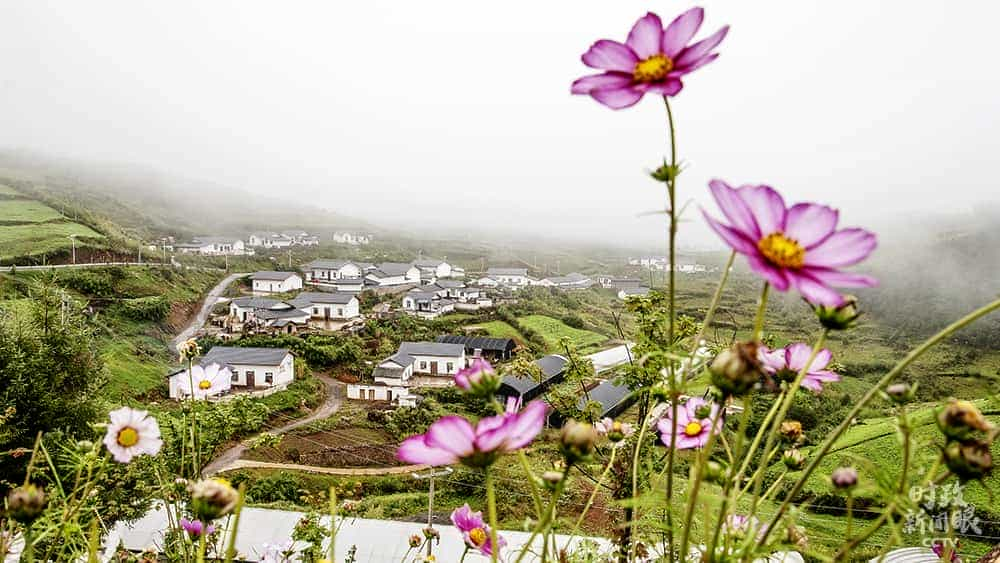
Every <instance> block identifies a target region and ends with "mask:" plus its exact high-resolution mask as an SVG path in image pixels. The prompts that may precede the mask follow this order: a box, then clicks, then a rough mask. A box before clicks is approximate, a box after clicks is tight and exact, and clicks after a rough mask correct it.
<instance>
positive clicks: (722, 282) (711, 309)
mask: <svg viewBox="0 0 1000 563" xmlns="http://www.w3.org/2000/svg"><path fill="white" fill-rule="evenodd" d="M735 259H736V251H735V250H734V251H732V252H730V253H729V260H727V261H726V265H725V266H724V267H723V270H722V277H721V278H719V285H718V286H716V288H715V293H714V294H713V295H712V302H711V303H709V305H708V311H706V312H705V320H703V321H702V322H701V327H700V328H699V329H698V334H697V335H695V337H694V340H693V341H692V343H691V363H692V365H693V364H694V355H695V354H696V353H697V352H698V347H699V346H701V341H702V339H703V338H705V333H706V332H707V331H708V325H710V324H712V319H713V318H714V317H715V310H716V309H718V308H719V302H720V301H721V300H722V290H723V289H725V287H726V282H727V281H728V280H729V270H730V269H732V267H733V261H734V260H735Z"/></svg>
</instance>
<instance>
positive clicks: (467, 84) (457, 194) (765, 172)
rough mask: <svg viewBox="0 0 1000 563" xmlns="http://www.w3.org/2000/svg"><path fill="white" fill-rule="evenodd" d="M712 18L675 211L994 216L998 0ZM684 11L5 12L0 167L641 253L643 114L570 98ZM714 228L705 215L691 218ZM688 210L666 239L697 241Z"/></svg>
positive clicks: (646, 196)
mask: <svg viewBox="0 0 1000 563" xmlns="http://www.w3.org/2000/svg"><path fill="white" fill-rule="evenodd" d="M961 5H962V7H963V9H961V10H959V9H957V8H956V6H955V5H952V4H946V3H938V2H909V1H902V0H899V1H882V2H863V1H854V2H819V1H802V0H797V1H791V0H789V1H783V2H766V3H765V2H735V1H730V2H708V3H706V4H705V6H706V10H707V15H706V20H705V27H704V28H703V30H702V32H701V33H700V34H699V36H704V35H707V34H708V33H711V32H713V31H714V30H715V29H717V28H718V27H719V26H721V25H723V24H726V23H728V24H731V25H732V31H731V33H730V34H729V37H728V38H727V39H726V40H725V41H724V42H723V44H722V45H721V46H720V49H719V51H720V52H721V56H720V58H719V59H718V60H717V61H716V62H714V63H712V64H711V65H709V66H707V67H704V68H703V69H701V70H699V71H697V72H695V73H694V74H692V75H689V76H688V77H687V79H686V80H685V83H686V87H685V89H684V91H683V92H681V94H680V95H679V96H678V97H677V98H675V112H676V117H677V121H678V127H679V131H678V140H679V150H680V155H681V156H682V157H683V159H684V160H685V161H686V162H687V163H688V164H689V168H688V170H687V171H686V172H685V174H684V175H683V176H682V178H681V180H680V190H681V193H682V199H689V198H690V199H694V200H695V202H696V203H709V202H707V201H706V195H707V192H706V188H705V184H706V182H707V180H708V179H709V178H712V177H721V178H724V179H727V180H730V181H731V182H733V183H746V182H764V183H769V184H771V185H773V186H775V187H776V188H778V189H779V190H781V191H782V192H783V193H784V194H785V195H786V197H787V198H788V199H790V200H799V199H805V198H810V199H816V200H819V201H823V202H827V203H831V204H833V205H835V206H839V207H841V208H842V217H843V218H844V220H845V221H846V222H847V223H861V222H865V221H869V220H870V219H871V218H873V217H877V216H880V215H886V214H889V215H895V216H897V217H899V216H906V215H907V214H910V213H913V212H915V211H916V212H920V211H933V210H941V209H957V210H963V209H970V208H972V207H973V206H974V205H975V204H976V203H977V202H980V201H982V200H994V201H995V200H996V199H997V198H996V196H995V195H994V194H995V192H996V188H997V182H996V180H995V177H996V176H995V166H994V163H995V162H996V159H997V156H996V155H997V154H998V153H1000V141H998V140H997V131H998V129H1000V127H998V126H1000V123H998V121H1000V117H998V116H1000V107H998V106H1000V104H998V97H997V96H998V91H1000V88H998V86H1000V78H998V76H1000V73H998V72H997V60H996V55H997V53H1000V47H998V45H997V33H996V30H995V25H996V21H997V18H998V17H1000V5H998V4H997V3H995V2H987V1H981V2H970V3H962V4H961ZM690 6H691V4H688V3H686V2H667V1H661V2H651V3H650V2H647V3H640V2H626V1H619V2H612V1H607V0H605V1H600V2H596V1H580V0H574V1H572V2H540V1H538V0H531V1H529V0H508V1H506V2H492V3H485V2H467V1H466V2H458V1H454V2H403V1H396V2H375V1H370V0H365V1H363V2H340V1H335V2H331V1H323V2H292V3H285V2H282V3H277V2H267V3H265V2H248V1H233V2H218V1H212V2H204V1H196V2H195V1H172V2H147V1H136V0H127V1H107V2H45V1H29V2H5V3H3V4H2V7H0V148H29V149H37V150H42V151H46V152H49V153H54V154H59V155H66V156H73V157H77V158H84V159H95V160H112V161H125V162H134V163H139V164H144V165H150V166H153V167H155V168H157V169H159V170H163V171H165V172H169V173H173V174H179V175H183V176H189V177H195V178H200V179H204V180H210V181H215V182H219V183H222V184H228V185H233V186H236V187H240V188H244V189H246V190H249V191H251V192H255V193H264V192H272V193H279V194H283V195H286V196H288V197H296V198H311V199H315V200H316V201H317V203H318V204H320V205H321V206H324V207H329V208H334V209H336V210H337V211H339V212H341V213H345V214H349V215H356V216H361V217H366V218H370V219H375V220H376V221H377V222H379V223H381V224H383V225H387V226H392V225H393V224H403V225H405V226H408V227H413V226H416V225H419V224H433V225H436V226H441V225H444V226H455V227H464V226H467V225H473V224H477V223H481V222H488V223H490V224H493V225H496V226H498V227H500V228H504V229H518V230H521V231H538V232H543V233H546V234H549V235H552V234H557V233H563V234H565V235H567V236H574V237H575V236H588V237H590V238H594V239H603V240H609V241H616V240H620V239H626V238H630V239H634V240H636V241H643V242H647V241H656V240H659V239H661V238H662V234H661V233H662V221H661V219H660V218H655V217H645V218H637V217H636V215H637V214H638V213H641V212H644V211H649V210H653V209H657V208H660V209H662V207H663V203H662V198H663V195H662V188H661V187H659V186H658V185H657V184H655V183H654V182H652V181H651V180H648V179H647V178H646V177H645V176H644V170H645V169H646V168H648V167H652V166H654V165H655V164H656V162H657V160H658V159H660V158H662V156H663V155H664V154H666V151H667V145H666V133H665V129H664V121H665V120H664V111H663V105H662V102H660V101H659V100H657V99H654V98H647V99H646V100H644V101H643V102H641V103H640V104H639V105H638V106H636V107H633V108H631V109H628V110H623V111H619V112H614V111H611V110H608V109H606V108H604V107H602V106H599V105H598V104H597V103H595V102H593V101H592V100H590V99H589V98H585V97H574V96H570V95H569V85H570V82H572V80H573V79H575V78H576V77H578V76H580V75H582V74H585V73H587V71H588V69H586V67H584V66H583V64H582V63H581V62H580V55H581V53H583V52H584V51H585V50H586V49H587V47H588V46H589V45H590V44H591V43H592V42H593V41H594V40H596V39H598V38H604V37H607V38H611V39H616V40H624V38H625V35H626V34H627V33H628V30H629V28H630V27H631V25H632V23H633V22H634V20H635V19H636V18H638V17H639V16H641V15H643V14H644V13H645V11H646V10H649V9H652V10H654V11H657V12H659V13H660V15H661V16H662V17H663V19H664V20H665V21H669V19H672V18H673V16H674V15H675V14H676V13H679V12H680V11H682V10H684V9H686V8H688V7H690ZM711 207H712V208H713V209H714V206H711ZM696 209H697V206H696V205H695V206H693V207H691V211H692V212H689V217H690V218H691V219H692V222H691V224H690V225H685V227H684V229H685V230H684V231H683V233H684V234H683V238H682V241H683V242H684V243H686V245H688V246H703V245H705V244H707V243H709V242H710V241H713V240H714V239H712V238H710V237H709V236H708V235H707V233H706V232H705V230H704V228H703V227H702V226H701V220H700V218H699V217H698V215H697V214H696V213H693V211H695V210H696Z"/></svg>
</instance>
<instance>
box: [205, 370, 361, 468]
mask: <svg viewBox="0 0 1000 563" xmlns="http://www.w3.org/2000/svg"><path fill="white" fill-rule="evenodd" d="M316 377H317V378H318V379H319V380H320V381H322V382H323V384H324V385H325V386H326V400H324V401H323V404H322V405H320V406H319V407H318V408H316V410H314V411H313V412H311V413H309V414H308V415H307V416H304V417H302V418H300V419H298V420H295V421H292V422H289V423H288V424H286V425H284V426H279V427H277V428H272V429H271V430H268V432H270V433H271V434H285V433H287V432H290V431H292V430H295V429H296V428H299V427H300V426H305V425H306V424H309V423H311V422H315V421H317V420H322V419H325V418H329V417H330V416H331V415H333V413H335V412H337V409H339V408H340V405H341V403H343V400H344V399H343V397H344V395H345V385H344V384H343V383H341V382H339V381H335V380H333V379H331V378H329V377H327V376H325V375H317V376H316ZM252 439H253V437H250V438H247V439H246V440H243V441H242V442H240V443H239V444H236V445H235V446H233V447H231V448H229V449H228V450H226V451H224V452H222V453H221V454H219V455H218V456H216V458H215V459H213V460H212V461H211V462H209V463H208V464H207V465H205V467H204V468H202V470H201V473H202V475H205V476H209V475H213V474H215V473H219V472H221V471H229V470H230V469H236V468H237V467H246V466H245V465H240V464H241V463H244V462H247V463H258V462H255V461H250V460H241V459H240V456H242V455H243V452H245V451H246V449H247V444H248V443H249V442H250V441H251V440H252ZM260 463H265V462H260ZM279 465H280V464H279Z"/></svg>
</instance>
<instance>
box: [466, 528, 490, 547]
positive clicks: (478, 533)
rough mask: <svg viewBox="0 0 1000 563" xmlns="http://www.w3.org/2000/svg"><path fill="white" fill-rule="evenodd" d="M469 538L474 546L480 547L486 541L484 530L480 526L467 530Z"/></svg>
mask: <svg viewBox="0 0 1000 563" xmlns="http://www.w3.org/2000/svg"><path fill="white" fill-rule="evenodd" d="M469 539H470V540H472V543H474V544H476V547H481V546H482V545H483V544H484V543H486V530H484V529H482V528H473V529H471V530H469Z"/></svg>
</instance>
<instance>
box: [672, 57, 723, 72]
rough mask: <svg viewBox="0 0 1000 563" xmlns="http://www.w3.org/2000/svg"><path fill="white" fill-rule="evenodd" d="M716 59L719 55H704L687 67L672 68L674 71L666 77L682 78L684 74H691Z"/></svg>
mask: <svg viewBox="0 0 1000 563" xmlns="http://www.w3.org/2000/svg"><path fill="white" fill-rule="evenodd" d="M717 58H719V54H718V53H712V54H711V55H705V56H704V57H702V58H700V59H698V60H696V61H695V62H693V63H691V64H689V65H685V66H678V67H674V70H673V71H671V72H670V74H668V75H667V76H675V75H676V76H684V75H685V74H689V73H692V72H694V71H696V70H698V69H699V68H701V67H703V66H705V65H707V64H708V63H710V62H712V61H714V60H715V59H717Z"/></svg>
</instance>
